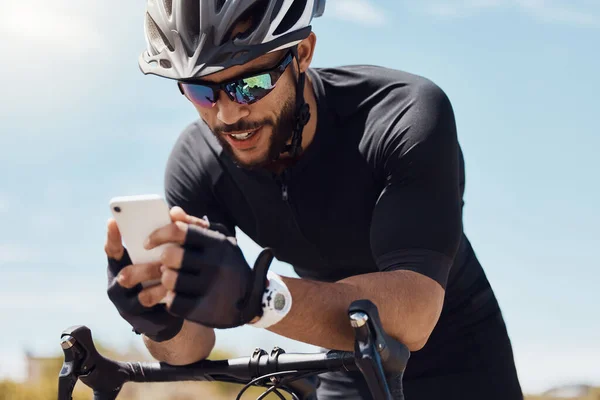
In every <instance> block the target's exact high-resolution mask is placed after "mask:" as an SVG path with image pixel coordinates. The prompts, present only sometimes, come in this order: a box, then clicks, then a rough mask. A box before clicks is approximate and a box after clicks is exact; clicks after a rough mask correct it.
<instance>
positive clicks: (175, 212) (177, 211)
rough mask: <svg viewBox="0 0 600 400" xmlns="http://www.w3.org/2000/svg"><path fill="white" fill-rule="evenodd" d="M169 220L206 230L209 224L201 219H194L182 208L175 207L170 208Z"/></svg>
mask: <svg viewBox="0 0 600 400" xmlns="http://www.w3.org/2000/svg"><path fill="white" fill-rule="evenodd" d="M171 220H172V221H173V222H177V221H180V222H185V223H186V224H190V225H195V226H199V227H201V228H207V229H208V227H209V225H210V224H209V223H208V221H206V220H204V219H202V218H198V217H194V216H192V215H188V214H187V213H186V212H185V211H184V210H183V208H181V207H178V206H175V207H173V208H171Z"/></svg>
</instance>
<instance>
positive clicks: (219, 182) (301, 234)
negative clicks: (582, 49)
mask: <svg viewBox="0 0 600 400" xmlns="http://www.w3.org/2000/svg"><path fill="white" fill-rule="evenodd" d="M323 8H324V1H318V0H306V1H291V0H283V1H282V0H243V1H236V0H229V1H226V0H220V1H219V0H188V1H186V0H172V1H166V0H150V1H148V8H147V15H146V36H147V42H148V49H147V51H146V52H144V53H143V55H142V56H141V57H140V66H141V68H142V70H143V72H144V73H149V74H155V75H159V76H163V77H167V78H171V79H175V80H177V81H178V82H177V83H178V86H179V89H180V90H181V92H182V94H184V95H185V96H186V97H187V98H188V99H189V100H190V102H191V103H192V104H193V105H194V106H195V107H196V109H197V110H198V113H199V115H200V117H201V118H200V119H199V120H198V121H196V122H194V123H193V124H192V125H190V126H189V127H188V128H187V129H186V130H185V131H184V132H183V133H182V134H181V136H180V137H179V140H178V141H177V143H176V144H175V147H174V149H173V151H172V154H171V156H170V158H169V162H168V166H167V170H166V180H165V186H166V197H167V201H168V202H169V204H170V205H171V206H173V208H172V212H171V214H172V219H173V221H174V222H173V224H171V225H169V226H167V227H164V228H161V229H159V230H158V231H156V232H154V233H153V234H152V235H151V236H150V238H149V239H148V243H147V247H148V248H152V247H155V246H158V245H160V244H163V243H170V244H171V246H170V247H169V248H168V249H167V250H165V251H164V253H163V256H162V259H161V262H160V263H153V264H147V265H129V264H131V262H130V261H129V258H128V256H127V253H126V251H125V250H124V249H123V247H122V246H121V244H120V243H121V241H120V236H119V232H118V229H117V227H116V225H115V222H114V221H109V229H108V240H107V244H106V248H105V249H106V253H107V255H108V257H109V296H110V298H111V300H112V301H113V303H114V304H115V306H116V307H117V309H118V310H119V312H120V313H121V315H122V316H123V317H124V318H125V319H126V320H127V321H128V322H129V323H130V324H131V325H132V326H133V328H134V330H135V331H136V332H138V333H141V334H143V335H144V341H145V344H146V346H147V347H148V349H149V351H150V352H151V354H152V355H153V356H154V357H155V358H157V359H158V360H161V361H165V362H168V363H170V364H175V365H185V364H189V363H192V362H195V361H198V360H200V359H202V358H204V357H206V356H207V355H208V353H209V352H210V350H211V349H212V347H213V345H214V338H215V336H214V330H213V328H231V327H236V326H240V325H243V324H252V325H253V326H256V327H259V328H267V329H269V330H271V331H272V332H275V333H278V334H281V335H283V336H286V337H289V338H292V339H296V340H300V341H303V342H307V343H311V344H314V345H317V346H322V347H324V348H335V349H341V350H351V349H352V346H353V332H352V329H351V327H350V325H349V324H348V320H347V314H346V312H347V309H348V306H349V304H350V303H351V302H352V301H353V300H356V299H360V298H368V299H370V300H372V301H373V302H374V303H375V304H376V305H377V306H378V308H379V312H380V315H381V319H382V323H383V326H384V328H385V330H386V331H387V332H388V333H389V334H391V335H392V336H393V337H395V338H396V339H398V340H400V341H401V342H403V343H404V344H406V345H407V346H408V347H409V349H410V350H411V351H412V352H413V354H412V356H411V359H410V361H409V364H408V367H407V370H406V373H405V391H406V397H407V399H409V400H410V399H442V398H443V399H474V400H475V399H477V400H482V399H486V400H493V399H498V400H500V399H501V400H515V399H522V394H521V389H520V385H519V382H518V379H517V374H516V371H515V366H514V361H513V354H512V349H511V344H510V340H509V337H508V334H507V331H506V327H505V324H504V321H503V318H502V315H501V312H500V309H499V306H498V303H497V301H496V299H495V296H494V293H493V291H492V289H491V287H490V284H489V282H488V281H487V279H486V276H485V274H484V272H483V270H482V268H481V266H480V264H479V263H478V261H477V259H476V257H475V254H474V251H473V249H472V248H471V245H470V244H469V241H468V240H467V238H466V237H465V235H464V233H463V230H462V195H463V191H464V166H463V159H462V154H461V152H460V149H459V145H458V140H457V134H456V126H455V121H454V115H453V110H452V106H451V104H450V102H449V100H448V98H447V97H446V96H445V94H444V92H443V91H442V90H441V89H440V88H439V87H437V86H436V85H435V84H433V83H432V82H430V81H429V80H427V79H425V78H422V77H419V76H415V75H411V74H408V73H405V72H402V71H395V70H390V69H384V68H378V67H372V66H353V67H343V68H331V69H310V68H309V66H310V63H311V59H312V56H313V53H314V50H315V45H316V36H315V34H314V33H312V32H311V28H310V25H309V23H310V21H311V19H312V18H313V17H315V16H319V15H320V14H322V13H323ZM202 217H205V218H202ZM235 227H238V228H240V229H241V230H243V231H244V232H245V233H246V234H248V235H249V236H250V237H251V238H252V239H253V240H255V241H256V242H257V243H258V244H259V245H261V246H262V247H265V248H266V250H265V251H263V253H261V255H260V256H259V258H258V259H257V260H256V263H255V264H254V269H251V268H250V266H249V264H248V263H247V262H246V260H245V259H244V257H243V256H242V253H241V251H240V250H239V248H238V247H237V244H236V242H235V239H234V238H233V233H234V230H235ZM269 249H272V250H269ZM270 251H272V252H273V253H274V255H275V256H276V257H277V258H278V259H280V260H283V261H286V262H288V263H290V264H291V265H293V266H294V268H295V271H296V272H297V273H298V275H299V276H300V277H301V278H302V279H294V278H286V277H279V276H276V275H275V274H273V273H269V276H268V281H267V280H265V277H264V274H263V273H262V272H261V271H265V270H266V269H267V268H268V264H269V263H270V260H271V256H270ZM152 279H161V282H162V284H161V285H157V286H153V287H150V288H142V286H141V285H140V283H141V282H144V281H148V280H152ZM263 292H267V293H268V294H270V295H275V294H278V295H279V296H280V298H281V299H283V303H282V304H283V305H281V304H280V306H274V305H273V304H272V302H270V301H269V299H270V298H267V297H263V296H266V295H263ZM271 297H272V296H271ZM163 298H165V299H166V306H165V305H162V304H159V303H160V301H161V299H163ZM261 300H262V301H261ZM318 395H319V398H320V399H333V398H344V399H361V398H370V396H369V393H368V389H367V388H366V386H365V382H364V380H363V379H362V377H361V376H360V374H348V373H330V374H325V375H323V376H322V384H321V386H320V387H319V391H318Z"/></svg>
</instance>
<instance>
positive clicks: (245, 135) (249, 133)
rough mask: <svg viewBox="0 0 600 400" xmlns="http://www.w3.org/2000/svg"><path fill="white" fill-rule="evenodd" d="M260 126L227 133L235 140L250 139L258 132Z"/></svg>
mask: <svg viewBox="0 0 600 400" xmlns="http://www.w3.org/2000/svg"><path fill="white" fill-rule="evenodd" d="M259 129H260V128H257V129H254V130H252V131H246V132H242V133H227V134H226V135H227V136H229V137H232V138H233V139H234V140H238V141H244V140H248V139H250V138H251V137H252V136H254V134H255V133H256V132H258V130H259Z"/></svg>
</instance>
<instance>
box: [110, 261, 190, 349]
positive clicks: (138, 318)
mask: <svg viewBox="0 0 600 400" xmlns="http://www.w3.org/2000/svg"><path fill="white" fill-rule="evenodd" d="M131 264H132V262H131V259H130V258H129V254H128V253H127V250H125V253H124V254H123V257H122V258H121V259H120V260H115V259H113V258H110V257H109V258H108V290H107V292H108V297H109V298H110V300H111V301H112V302H113V304H114V305H115V307H116V308H117V310H118V311H119V314H121V317H123V318H124V319H125V320H126V321H127V322H129V324H130V325H131V326H132V327H133V330H134V332H136V333H137V334H142V333H143V334H144V335H146V336H148V337H149V338H150V339H152V340H153V341H155V342H163V341H165V340H169V339H172V338H174V337H175V336H176V335H177V334H178V333H179V332H180V331H181V327H182V325H183V318H180V317H177V316H174V315H172V314H170V313H169V312H168V311H167V309H166V307H165V305H164V304H157V305H155V306H154V307H144V306H143V305H142V304H141V303H140V301H139V300H138V294H139V293H140V292H141V291H142V289H143V287H142V285H141V284H138V285H136V286H134V287H133V288H131V289H127V288H124V287H123V286H121V285H119V283H118V282H117V279H116V278H117V275H118V274H119V272H120V271H121V270H122V269H123V268H125V267H126V266H128V265H131Z"/></svg>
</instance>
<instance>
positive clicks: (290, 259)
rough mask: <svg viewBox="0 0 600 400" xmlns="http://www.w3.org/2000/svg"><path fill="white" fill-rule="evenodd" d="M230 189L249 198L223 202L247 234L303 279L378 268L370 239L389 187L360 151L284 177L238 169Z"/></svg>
mask: <svg viewBox="0 0 600 400" xmlns="http://www.w3.org/2000/svg"><path fill="white" fill-rule="evenodd" d="M222 185H223V186H228V185H235V186H237V187H238V188H239V190H238V191H237V192H238V193H242V196H241V198H231V197H229V198H224V199H223V200H224V202H225V203H226V204H225V205H226V207H227V209H228V211H229V213H230V214H231V215H232V216H233V218H234V220H235V221H236V223H237V224H238V226H239V228H240V229H242V230H243V231H244V232H245V233H246V234H247V235H248V236H250V237H251V238H252V239H253V240H254V241H255V242H257V243H258V244H259V245H260V246H262V247H267V246H268V247H271V248H273V249H274V251H275V254H276V256H277V258H278V259H279V260H281V261H284V262H287V263H290V264H291V265H293V266H294V267H295V269H296V271H297V272H298V273H299V274H300V275H304V276H307V277H311V278H319V279H327V280H335V279H341V277H345V276H350V275H354V274H356V273H357V272H370V271H374V270H375V264H374V262H373V260H372V256H371V250H370V243H369V237H370V235H369V233H370V225H371V215H372V213H373V209H374V207H375V204H376V201H377V198H378V196H379V194H380V192H381V187H380V184H379V183H378V182H376V180H375V179H374V176H373V173H372V169H371V168H370V166H369V165H368V163H367V162H366V161H365V160H364V158H363V157H362V155H361V154H360V153H359V152H358V151H356V152H345V153H342V154H340V155H333V156H332V157H329V158H327V159H326V160H320V162H318V163H310V164H307V165H305V166H304V168H302V169H291V170H288V173H286V174H284V175H282V176H280V177H279V178H277V179H275V178H271V177H270V178H266V177H264V176H263V177H262V178H260V179H258V178H257V177H256V176H251V175H248V174H246V173H244V172H243V171H236V172H235V173H233V174H231V175H228V176H224V179H223V182H222ZM229 192H230V193H231V192H233V191H229Z"/></svg>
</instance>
